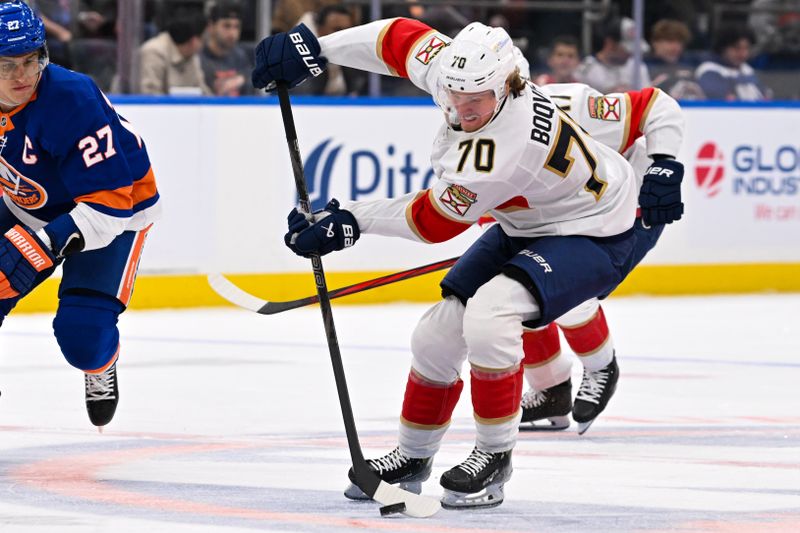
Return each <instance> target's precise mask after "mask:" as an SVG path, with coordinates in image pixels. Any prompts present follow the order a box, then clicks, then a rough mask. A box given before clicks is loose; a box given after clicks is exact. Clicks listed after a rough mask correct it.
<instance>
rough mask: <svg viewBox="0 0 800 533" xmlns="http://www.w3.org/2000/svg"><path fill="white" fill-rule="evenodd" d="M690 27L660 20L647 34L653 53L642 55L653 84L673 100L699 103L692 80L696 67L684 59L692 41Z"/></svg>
mask: <svg viewBox="0 0 800 533" xmlns="http://www.w3.org/2000/svg"><path fill="white" fill-rule="evenodd" d="M691 39H692V34H691V32H690V31H689V27H688V26H687V25H686V24H685V23H683V22H681V21H678V20H671V19H663V20H659V21H658V22H656V23H655V25H653V29H652V31H651V33H650V44H651V46H652V51H651V52H650V53H649V54H647V55H645V58H644V60H645V64H646V65H647V68H648V70H649V71H650V76H651V77H652V84H653V85H654V86H655V87H658V88H660V89H662V90H664V91H666V92H667V93H668V94H669V95H670V96H672V97H673V98H680V99H684V100H702V99H704V98H705V96H704V94H703V91H702V89H700V86H699V85H698V84H697V82H696V81H695V79H694V69H695V67H696V66H697V65H694V64H692V62H691V61H690V60H689V59H688V58H687V57H686V55H685V53H684V52H685V49H686V44H687V43H688V42H689V41H691Z"/></svg>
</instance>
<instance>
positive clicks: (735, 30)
mask: <svg viewBox="0 0 800 533" xmlns="http://www.w3.org/2000/svg"><path fill="white" fill-rule="evenodd" d="M754 41H755V37H754V36H753V32H752V31H751V30H750V29H749V28H748V27H746V26H742V25H737V24H730V25H725V26H722V27H721V28H720V29H719V30H718V31H717V34H716V36H715V38H714V46H713V50H714V53H715V54H716V55H715V57H714V58H713V59H712V60H710V61H705V62H703V63H702V64H701V65H700V66H699V67H698V68H697V71H696V72H695V77H696V78H697V83H698V84H700V87H701V88H702V89H703V92H704V93H705V94H706V96H707V97H708V98H709V99H711V100H742V101H751V102H752V101H759V100H766V99H767V91H766V88H765V87H764V86H763V85H762V84H761V82H760V81H759V79H758V76H757V75H756V72H755V70H753V67H751V66H750V65H748V64H747V60H748V59H749V57H750V49H751V47H752V45H753V42H754Z"/></svg>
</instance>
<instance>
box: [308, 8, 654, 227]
mask: <svg viewBox="0 0 800 533" xmlns="http://www.w3.org/2000/svg"><path fill="white" fill-rule="evenodd" d="M449 41H450V39H449V38H448V37H447V36H445V35H443V34H440V33H438V32H436V31H434V30H432V29H431V28H429V27H428V26H426V25H424V24H422V23H421V22H418V21H414V20H408V19H392V20H383V21H377V22H373V23H370V24H367V25H364V26H359V27H356V28H351V29H349V30H344V31H341V32H337V33H334V34H332V35H329V36H326V37H323V38H322V39H320V42H321V45H322V54H321V55H323V56H325V57H326V58H327V59H328V60H329V61H331V62H332V63H335V64H339V65H343V66H348V67H353V68H359V69H362V70H368V71H372V72H378V73H383V74H393V75H400V76H404V77H408V78H409V79H410V80H411V81H412V82H413V83H414V84H415V85H417V86H418V87H420V88H421V89H423V90H426V91H427V92H429V93H431V92H432V89H433V87H435V81H436V79H437V76H438V63H437V55H438V52H439V51H441V49H443V48H444V47H445V46H446V45H447V43H448V42H449ZM584 87H585V86H584ZM587 89H588V88H587ZM443 122H444V121H443ZM599 126H600V129H602V126H603V125H602V124H601V125H599ZM620 135H622V134H620ZM619 142H620V143H621V140H620V141H619ZM650 153H654V152H650ZM431 160H432V165H433V168H434V171H435V173H436V175H437V176H438V178H439V179H438V181H437V182H436V183H435V184H434V185H433V187H431V188H430V189H427V190H425V191H421V192H418V193H410V194H408V195H406V196H403V197H399V198H394V199H380V200H373V201H365V202H351V203H346V204H345V205H344V206H343V207H345V208H346V209H349V210H350V211H351V212H352V213H353V214H354V216H355V217H356V219H357V221H358V223H359V226H360V228H361V230H362V231H363V232H365V233H377V234H382V235H394V236H400V237H405V238H409V239H414V240H420V241H425V242H441V241H444V240H447V239H449V238H451V237H453V236H455V235H457V234H459V233H461V232H462V231H464V230H465V229H466V228H468V227H469V226H470V225H471V224H472V223H474V222H476V221H477V220H478V219H479V218H480V216H481V215H483V214H484V213H487V212H488V213H490V214H492V215H493V216H494V217H495V218H496V219H497V220H498V221H499V223H500V224H501V226H502V227H503V230H504V231H505V232H506V233H507V234H508V235H511V236H519V237H538V236H544V235H589V236H597V237H603V236H611V235H616V234H619V233H622V232H624V231H626V230H627V229H629V228H630V227H631V226H632V225H633V221H634V217H635V210H636V196H637V194H638V187H637V183H636V177H635V175H634V172H633V169H632V168H631V166H630V165H629V164H628V163H627V162H626V161H625V159H624V158H623V157H622V156H620V154H619V153H618V152H617V147H614V148H613V149H612V148H609V147H608V146H607V145H606V144H603V143H601V142H598V141H597V140H595V139H593V138H592V137H591V136H590V135H588V134H587V133H586V132H585V131H584V129H582V127H581V126H580V125H579V124H578V122H576V121H575V120H574V119H573V118H572V117H571V116H570V115H569V114H568V113H567V112H565V111H563V110H561V109H560V108H559V107H558V106H557V105H556V102H554V100H553V99H552V98H551V97H550V95H549V94H548V91H547V90H543V89H542V88H540V87H536V86H534V85H533V84H530V85H529V86H528V87H526V89H525V90H524V91H523V92H522V93H521V94H520V95H519V96H513V95H510V96H508V97H507V99H506V101H505V102H504V103H503V105H502V108H501V110H500V111H499V112H498V113H497V115H496V116H495V117H494V119H493V120H492V121H491V122H490V123H489V124H487V125H486V126H484V127H483V128H482V129H480V130H478V131H476V132H472V133H466V132H464V131H457V130H455V129H453V128H451V127H449V126H447V125H444V124H443V126H442V127H441V129H440V131H439V133H438V134H437V136H436V139H435V141H434V145H433V150H432V155H431Z"/></svg>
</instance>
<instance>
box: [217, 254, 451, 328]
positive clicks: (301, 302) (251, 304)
mask: <svg viewBox="0 0 800 533" xmlns="http://www.w3.org/2000/svg"><path fill="white" fill-rule="evenodd" d="M458 259H459V258H458V257H452V258H450V259H445V260H444V261H437V262H436V263H431V264H429V265H423V266H419V267H414V268H410V269H408V270H403V271H402V272H395V273H394V274H388V275H386V276H381V277H379V278H374V279H369V280H366V281H360V282H358V283H354V284H353V285H348V286H347V287H341V288H339V289H333V290H332V291H328V298H330V299H331V300H333V299H335V298H341V297H342V296H349V295H351V294H356V293H359V292H364V291H368V290H370V289H375V288H377V287H383V286H384V285H390V284H392V283H397V282H398V281H403V280H407V279H411V278H415V277H417V276H422V275H423V274H429V273H431V272H436V271H437V270H444V269H446V268H450V267H451V266H453V264H454V263H455V262H456V261H458ZM208 284H209V285H210V286H211V288H212V289H214V292H216V293H217V294H219V295H220V296H222V297H223V298H225V299H226V300H228V301H229V302H230V303H232V304H234V305H237V306H239V307H244V308H245V309H249V310H251V311H255V312H256V313H258V314H261V315H274V314H277V313H282V312H284V311H289V310H291V309H297V308H299V307H305V306H307V305H312V304H315V303H317V302H319V296H318V295H316V294H315V295H313V296H306V297H305V298H299V299H297V300H288V301H285V302H270V301H268V300H262V299H261V298H259V297H257V296H253V295H252V294H250V293H249V292H247V291H245V290H243V289H241V288H239V287H237V286H236V284H235V283H233V282H232V281H231V280H229V279H228V278H226V277H225V276H223V275H222V274H209V275H208Z"/></svg>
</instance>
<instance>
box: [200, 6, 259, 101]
mask: <svg viewBox="0 0 800 533" xmlns="http://www.w3.org/2000/svg"><path fill="white" fill-rule="evenodd" d="M241 34H242V6H241V4H239V3H238V2H236V1H233V0H221V1H219V2H216V3H215V4H213V5H212V6H211V10H210V11H209V15H208V27H207V28H206V35H205V41H204V43H203V48H202V50H201V51H200V65H201V66H202V67H203V75H204V76H205V82H206V85H208V87H209V88H211V90H212V92H213V93H214V94H215V95H217V96H241V95H243V94H252V93H253V88H252V85H251V84H250V83H249V80H250V71H251V70H252V69H253V62H252V61H251V60H250V57H249V56H248V55H247V53H246V52H245V51H244V50H243V49H242V47H241V46H239V38H240V37H241Z"/></svg>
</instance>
